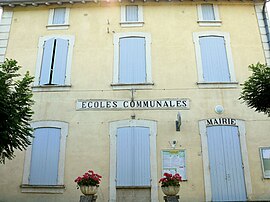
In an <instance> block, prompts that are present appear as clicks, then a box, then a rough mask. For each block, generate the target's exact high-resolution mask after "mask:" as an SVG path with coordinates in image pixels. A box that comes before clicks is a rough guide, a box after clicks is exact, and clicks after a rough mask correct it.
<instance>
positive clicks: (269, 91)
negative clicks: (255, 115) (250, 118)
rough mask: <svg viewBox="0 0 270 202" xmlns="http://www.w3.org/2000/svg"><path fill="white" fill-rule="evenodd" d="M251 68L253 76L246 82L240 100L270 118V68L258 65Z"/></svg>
mask: <svg viewBox="0 0 270 202" xmlns="http://www.w3.org/2000/svg"><path fill="white" fill-rule="evenodd" d="M249 68H250V69H251V70H252V75H251V76H250V77H249V78H248V80H247V81H245V83H244V87H243V89H242V92H241V96H240V98H239V99H242V100H243V101H244V102H245V103H246V104H247V105H248V106H249V107H250V108H253V109H255V111H257V112H263V113H265V114H267V115H268V116H270V67H267V66H266V65H264V64H260V63H257V64H256V65H253V64H252V65H250V66H249Z"/></svg>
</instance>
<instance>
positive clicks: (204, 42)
mask: <svg viewBox="0 0 270 202" xmlns="http://www.w3.org/2000/svg"><path fill="white" fill-rule="evenodd" d="M199 40H200V48H201V58H202V68H203V78H204V81H206V82H229V81H230V73H229V65H228V59H227V53H226V46H225V40H224V38H223V37H219V36H206V37H200V39H199Z"/></svg>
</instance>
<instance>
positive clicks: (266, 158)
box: [260, 147, 270, 178]
mask: <svg viewBox="0 0 270 202" xmlns="http://www.w3.org/2000/svg"><path fill="white" fill-rule="evenodd" d="M260 155H261V162H262V170H263V177H264V178H270V147H262V148H260Z"/></svg>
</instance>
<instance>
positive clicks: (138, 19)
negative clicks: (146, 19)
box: [120, 5, 143, 27]
mask: <svg viewBox="0 0 270 202" xmlns="http://www.w3.org/2000/svg"><path fill="white" fill-rule="evenodd" d="M120 24H121V26H122V27H134V26H143V8H142V6H138V5H126V6H121V23H120Z"/></svg>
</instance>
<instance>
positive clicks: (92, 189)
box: [80, 185, 98, 195]
mask: <svg viewBox="0 0 270 202" xmlns="http://www.w3.org/2000/svg"><path fill="white" fill-rule="evenodd" d="M80 190H81V192H82V193H83V194H84V195H95V194H96V193H97V191H98V187H97V186H84V185H81V186H80Z"/></svg>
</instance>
